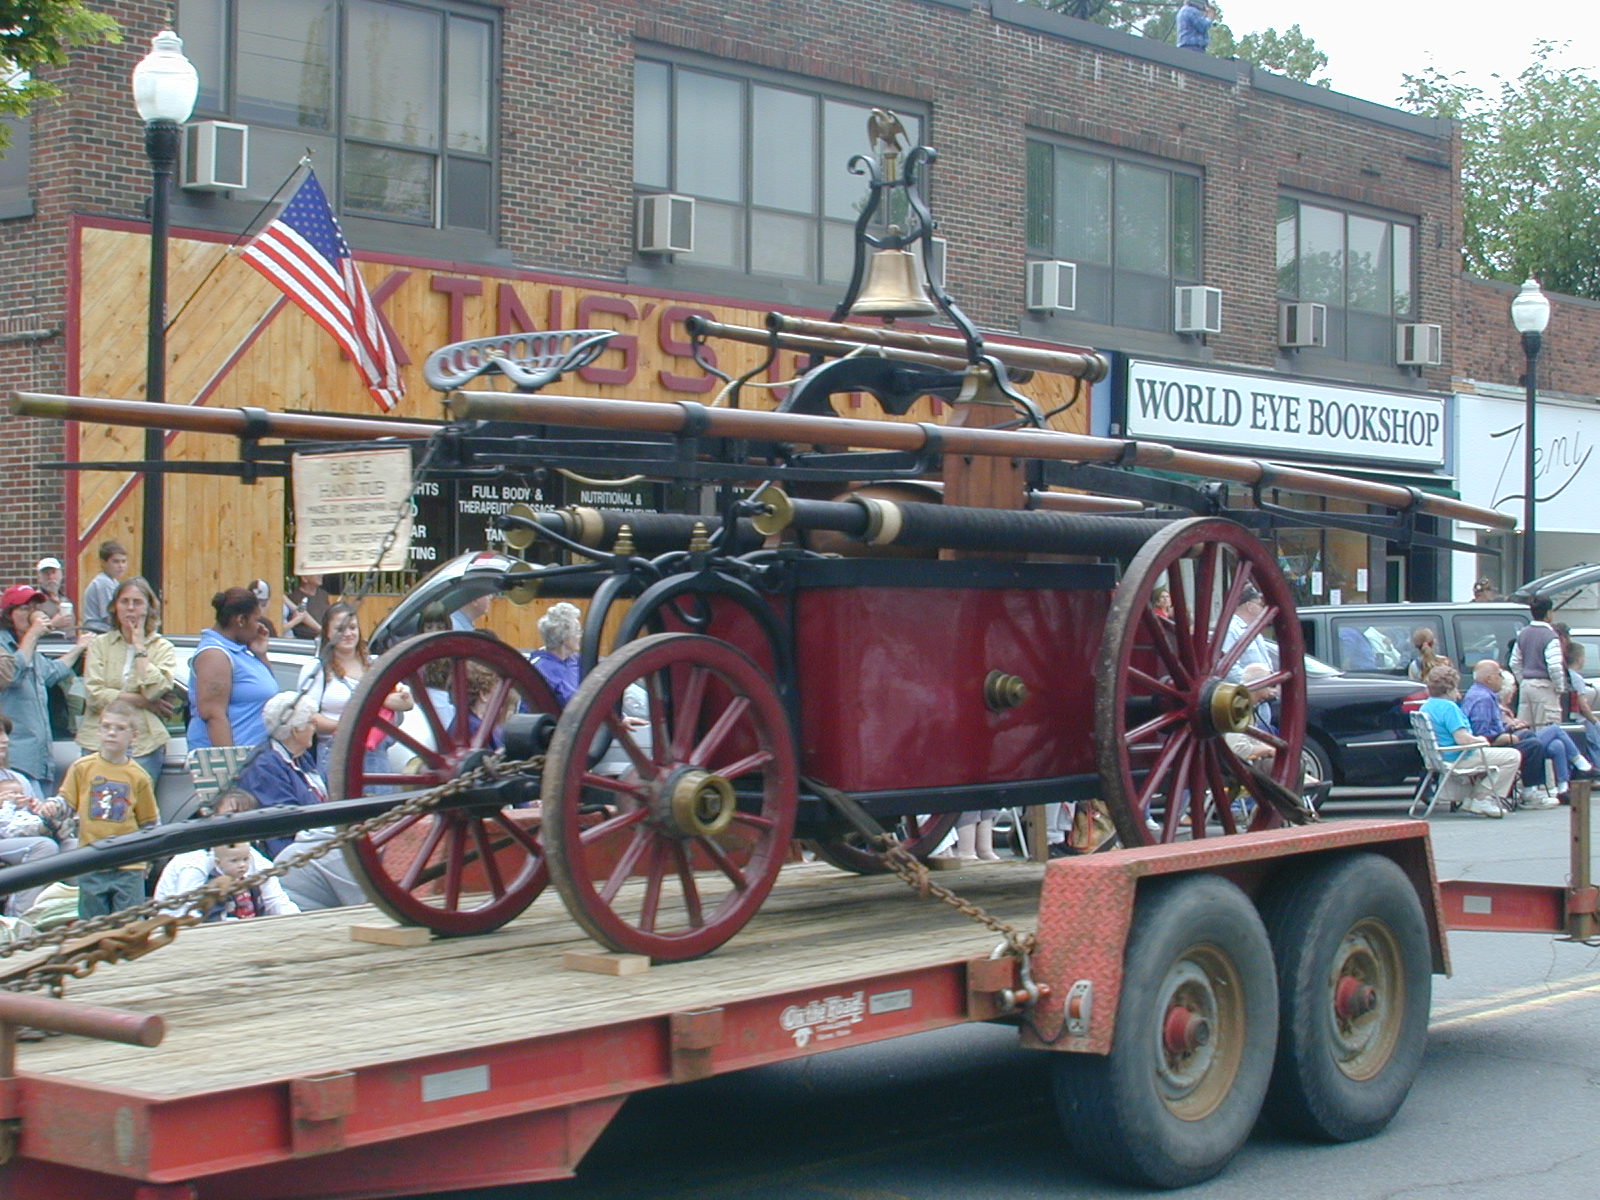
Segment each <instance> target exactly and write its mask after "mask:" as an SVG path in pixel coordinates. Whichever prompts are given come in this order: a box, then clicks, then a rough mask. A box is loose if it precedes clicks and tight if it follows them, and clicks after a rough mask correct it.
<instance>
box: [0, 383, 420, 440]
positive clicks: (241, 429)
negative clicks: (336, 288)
mask: <svg viewBox="0 0 1600 1200" xmlns="http://www.w3.org/2000/svg"><path fill="white" fill-rule="evenodd" d="M11 411H12V412H14V413H16V414H18V415H19V416H24V417H54V418H55V419H56V420H60V421H99V422H100V423H101V424H104V425H137V426H144V427H145V428H148V429H175V430H177V431H178V432H180V433H220V434H225V435H231V436H233V437H245V436H250V435H254V436H258V437H273V438H299V439H304V440H306V441H314V442H370V441H373V440H374V439H376V438H430V437H432V436H433V435H434V434H436V433H438V432H439V430H440V428H441V426H439V425H430V424H427V423H426V422H422V421H390V420H387V419H383V420H380V419H375V418H368V417H336V416H321V415H318V414H315V413H278V412H266V411H265V410H263V409H243V408H202V407H198V406H196V405H192V404H151V403H148V402H146V401H143V400H105V399H100V398H97V397H92V396H54V395H50V394H47V393H43V392H12V393H11Z"/></svg>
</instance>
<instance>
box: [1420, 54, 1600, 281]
mask: <svg viewBox="0 0 1600 1200" xmlns="http://www.w3.org/2000/svg"><path fill="white" fill-rule="evenodd" d="M1563 48H1564V46H1563V44H1559V43H1554V42H1540V43H1538V45H1537V46H1536V48H1535V52H1534V61H1533V62H1532V63H1531V64H1530V65H1529V66H1528V67H1527V68H1526V69H1525V70H1524V71H1523V72H1522V74H1520V75H1519V76H1517V78H1516V79H1514V80H1506V79H1502V80H1500V81H1499V84H1498V86H1497V87H1496V88H1493V89H1491V90H1488V91H1485V90H1484V89H1482V88H1477V87H1473V86H1470V85H1469V84H1466V83H1464V82H1462V79H1461V75H1460V73H1459V72H1458V73H1453V74H1445V73H1444V72H1442V71H1440V70H1438V69H1437V68H1429V69H1428V70H1426V71H1424V72H1423V73H1421V74H1419V75H1407V76H1406V77H1405V92H1404V94H1403V95H1402V96H1401V98H1400V103H1401V104H1402V105H1404V106H1405V107H1406V108H1409V109H1412V110H1413V111H1415V112H1419V113H1424V114H1426V115H1428V116H1436V117H1450V118H1452V119H1454V120H1455V121H1457V122H1458V123H1459V126H1460V130H1461V191H1462V266H1463V267H1464V268H1465V269H1466V270H1467V271H1468V272H1470V273H1472V274H1474V275H1481V276H1483V277H1485V278H1489V279H1503V280H1506V281H1509V282H1512V283H1518V282H1521V281H1522V280H1523V279H1526V278H1528V277H1529V276H1530V275H1531V276H1534V277H1535V278H1537V279H1538V280H1539V281H1540V282H1541V283H1543V284H1544V286H1545V287H1547V288H1550V289H1552V290H1554V291H1558V292H1565V293H1566V294H1568V295H1571V296H1585V297H1587V298H1589V299H1591V300H1600V79H1597V78H1595V76H1594V75H1593V74H1591V73H1587V72H1586V71H1585V70H1583V69H1579V68H1561V67H1558V66H1556V65H1555V64H1554V63H1553V62H1552V61H1551V60H1552V59H1553V58H1554V57H1555V56H1556V55H1557V54H1558V53H1559V52H1560V51H1561V50H1562V49H1563Z"/></svg>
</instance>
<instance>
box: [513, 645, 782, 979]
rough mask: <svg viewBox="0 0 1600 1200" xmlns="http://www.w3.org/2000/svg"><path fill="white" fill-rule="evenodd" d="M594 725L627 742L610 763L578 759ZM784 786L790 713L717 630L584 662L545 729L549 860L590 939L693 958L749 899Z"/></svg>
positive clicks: (774, 849) (764, 870)
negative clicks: (613, 769)
mask: <svg viewBox="0 0 1600 1200" xmlns="http://www.w3.org/2000/svg"><path fill="white" fill-rule="evenodd" d="M630 709H631V710H632V712H634V713H642V714H644V715H641V716H630V715H629V710H630ZM602 732H609V733H610V734H611V736H612V737H613V738H614V739H615V741H616V742H617V743H618V744H619V745H620V746H621V747H622V749H623V752H624V754H625V755H626V759H627V762H626V764H625V765H624V767H623V768H622V773H621V774H619V775H604V774H600V773H598V772H596V771H595V770H593V769H592V768H591V767H590V758H591V757H592V756H591V755H590V753H589V748H590V747H592V746H594V745H595V744H596V742H597V737H598V735H600V734H601V733H602ZM795 801H796V769H795V752H794V742H793V738H792V736H791V734H790V731H789V721H788V716H787V714H786V713H785V712H784V708H783V705H782V703H781V702H780V701H779V699H778V694H777V692H776V690H774V688H773V685H772V683H771V681H770V680H769V679H768V678H767V677H766V676H765V675H764V674H763V673H762V672H761V671H760V669H759V668H757V667H756V665H755V664H754V663H752V662H751V661H750V660H749V659H748V658H747V657H745V655H744V654H743V653H742V652H740V651H739V650H737V649H735V648H734V647H733V646H730V645H729V644H728V643H726V642H722V641H718V640H717V639H715V638H708V637H702V636H700V635H698V634H684V633H665V634H656V635H654V636H651V637H646V638H641V639H639V640H637V641H634V642H630V643H628V644H627V645H625V646H624V647H622V649H620V650H618V651H616V652H615V653H613V654H611V655H610V656H608V657H607V658H605V659H604V660H603V661H601V663H600V664H599V665H598V666H597V667H596V668H595V669H594V670H593V671H592V672H591V673H590V674H589V677H588V678H587V679H585V680H584V682H583V686H581V687H580V688H579V689H578V692H577V694H576V695H575V696H573V698H572V700H571V701H570V702H569V703H568V705H567V709H566V712H565V713H563V714H562V717H561V722H560V724H559V725H558V726H557V727H556V733H555V737H554V738H552V739H551V742H550V750H549V754H548V756H547V758H546V762H545V774H544V813H545V822H546V829H547V833H546V837H545V844H546V846H547V848H548V850H549V855H550V875H551V878H552V879H553V880H554V881H555V885H556V890H557V891H559V892H560V893H561V898H562V899H563V900H565V901H566V904H567V910H568V911H569V912H570V913H571V914H572V916H573V919H574V920H576V921H577V922H578V924H579V925H581V926H582V927H583V928H584V930H585V931H586V932H587V933H589V935H590V936H592V937H593V938H594V939H595V940H596V941H598V942H599V943H601V944H602V945H604V946H607V947H609V948H610V949H612V950H619V951H625V952H629V953H634V954H648V955H649V956H650V957H651V958H653V959H655V960H657V961H663V962H667V961H678V960H682V959H689V958H697V957H699V956H700V955H702V954H708V953H710V952H711V951H712V950H715V949H716V948H717V947H718V946H720V945H722V943H723V942H725V941H727V940H728V939H729V938H731V937H732V936H733V935H734V934H735V933H737V932H738V931H739V930H740V929H741V928H743V926H744V925H745V923H746V922H747V921H749V919H750V918H751V917H752V916H753V915H754V914H755V912H756V910H757V909H758V908H760V907H761V902H762V901H763V900H764V899H765V898H766V895H767V893H768V892H769V891H770V890H771V889H772V884H773V882H774V881H775V880H776V879H777V875H778V870H779V868H780V867H781V866H782V865H783V860H784V857H785V855H786V853H787V850H788V845H789V839H790V837H791V836H792V834H793V832H794V820H795Z"/></svg>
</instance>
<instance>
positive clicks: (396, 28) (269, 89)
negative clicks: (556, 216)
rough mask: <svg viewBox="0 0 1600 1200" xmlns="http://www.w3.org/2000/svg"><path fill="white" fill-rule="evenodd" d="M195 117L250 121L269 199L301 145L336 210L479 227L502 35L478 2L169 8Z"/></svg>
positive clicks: (489, 180) (488, 211)
mask: <svg viewBox="0 0 1600 1200" xmlns="http://www.w3.org/2000/svg"><path fill="white" fill-rule="evenodd" d="M177 19H178V32H179V34H180V35H181V36H182V37H183V39H184V50H185V52H186V53H187V54H188V55H189V58H190V59H191V60H192V61H193V62H194V64H195V67H196V69H197V70H198V71H199V73H200V97H199V101H198V104H197V106H196V114H197V116H218V117H225V118H227V119H229V120H234V121H240V122H243V123H245V124H247V125H249V126H250V187H249V188H248V189H247V190H246V191H245V192H243V193H242V194H240V198H242V199H261V200H265V199H267V198H268V197H270V196H271V195H272V194H273V193H274V192H275V191H276V190H277V188H278V187H279V185H280V184H281V183H282V182H283V180H284V179H285V178H286V177H287V176H288V174H289V173H290V172H291V171H292V170H293V169H294V165H295V163H296V162H298V160H299V159H300V156H301V155H302V154H303V153H305V151H306V150H307V149H309V150H311V151H312V161H313V163H314V164H315V165H316V167H317V172H318V175H319V176H320V177H321V178H322V180H323V186H324V187H325V188H326V189H327V190H328V192H329V193H330V195H331V196H333V197H334V198H335V203H336V205H337V206H338V208H339V209H340V211H341V212H344V213H350V214H354V215H358V216H364V217H376V218H379V219H383V220H391V221H400V222H405V223H408V224H414V225H424V226H434V227H446V228H458V229H476V230H484V231H488V230H489V229H490V227H491V224H492V220H493V215H494V210H495V204H494V196H493V181H494V155H493V94H494V71H495V49H494V48H495V46H496V44H497V36H498V31H497V28H496V24H495V20H494V16H493V14H492V12H491V11H490V10H489V9H487V8H482V7H478V6H476V5H471V4H464V3H463V4H454V3H440V2H437V0H435V2H434V3H425V4H424V3H395V2H392V0H274V2H273V3H272V4H263V3H251V2H250V0H178V12H177Z"/></svg>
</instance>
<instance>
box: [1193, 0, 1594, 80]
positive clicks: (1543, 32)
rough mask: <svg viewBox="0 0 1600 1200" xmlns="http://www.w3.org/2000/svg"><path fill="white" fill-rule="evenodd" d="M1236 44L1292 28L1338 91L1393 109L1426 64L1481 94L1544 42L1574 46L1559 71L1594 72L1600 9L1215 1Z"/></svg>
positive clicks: (1574, 2) (1575, 1) (1459, 0)
mask: <svg viewBox="0 0 1600 1200" xmlns="http://www.w3.org/2000/svg"><path fill="white" fill-rule="evenodd" d="M1218 4H1219V7H1220V8H1221V9H1222V18H1223V20H1225V21H1226V22H1227V23H1228V26H1229V28H1231V29H1232V30H1233V31H1234V33H1235V35H1237V36H1240V37H1242V36H1243V35H1244V34H1246V33H1251V32H1254V31H1256V30H1261V29H1266V28H1268V27H1269V26H1270V27H1272V28H1275V29H1278V30H1280V31H1281V30H1285V29H1287V28H1288V27H1289V26H1291V25H1296V24H1298V25H1299V26H1300V29H1301V31H1302V32H1304V33H1305V34H1306V35H1307V36H1308V37H1310V38H1311V39H1312V40H1313V41H1315V42H1316V43H1317V47H1318V48H1319V49H1320V50H1321V51H1322V52H1323V53H1324V54H1326V55H1327V56H1328V71H1327V74H1328V75H1329V76H1330V77H1331V78H1332V80H1333V87H1334V89H1335V90H1336V91H1340V92H1346V93H1348V94H1350V95H1352V96H1360V97H1361V98H1362V99H1363V100H1375V101H1377V102H1378V103H1379V104H1391V105H1392V104H1394V103H1395V99H1396V97H1398V96H1399V95H1400V90H1401V76H1402V75H1405V74H1407V73H1416V72H1419V71H1421V70H1422V69H1423V68H1425V67H1427V66H1428V65H1429V64H1430V63H1431V64H1432V65H1434V66H1437V67H1438V68H1439V69H1440V70H1442V71H1446V72H1451V71H1464V72H1466V74H1467V76H1468V78H1469V80H1470V82H1472V83H1474V84H1476V85H1477V86H1479V87H1489V86H1492V85H1493V82H1494V81H1493V80H1492V79H1491V78H1490V76H1491V75H1493V74H1494V73H1497V72H1498V73H1499V74H1501V75H1503V76H1507V77H1514V76H1515V75H1516V74H1517V73H1518V72H1520V71H1521V70H1522V68H1523V67H1525V66H1527V64H1528V62H1529V61H1530V60H1531V58H1532V50H1533V44H1534V42H1535V41H1538V40H1540V39H1549V40H1552V41H1570V42H1571V43H1572V46H1571V49H1570V50H1569V51H1568V53H1567V54H1566V56H1565V57H1564V58H1563V59H1562V60H1561V61H1562V62H1563V63H1564V64H1565V65H1568V66H1572V67H1583V68H1588V70H1589V72H1590V73H1595V71H1596V68H1597V67H1600V5H1596V4H1595V2H1594V0H1582V2H1580V0H1515V2H1514V3H1510V4H1500V5H1490V4H1488V3H1484V2H1483V0H1453V2H1452V3H1448V4H1440V3H1429V2H1427V0H1344V2H1343V3H1339V4H1317V5H1309V4H1285V3H1284V2H1283V0H1218Z"/></svg>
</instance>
